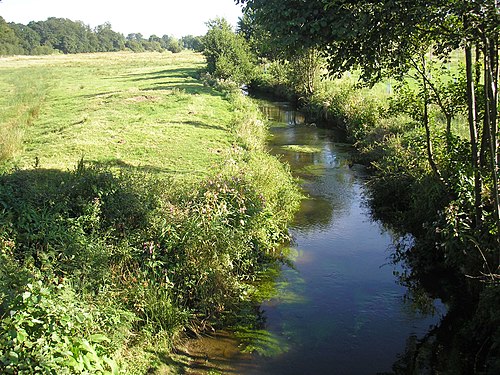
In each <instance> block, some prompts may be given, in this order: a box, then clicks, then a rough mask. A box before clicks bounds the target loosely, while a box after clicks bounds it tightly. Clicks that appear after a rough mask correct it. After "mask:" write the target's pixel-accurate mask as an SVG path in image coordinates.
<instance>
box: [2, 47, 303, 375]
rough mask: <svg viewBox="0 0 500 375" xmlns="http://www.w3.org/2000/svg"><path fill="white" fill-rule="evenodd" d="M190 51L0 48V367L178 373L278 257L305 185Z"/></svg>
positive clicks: (241, 104)
mask: <svg viewBox="0 0 500 375" xmlns="http://www.w3.org/2000/svg"><path fill="white" fill-rule="evenodd" d="M204 66H205V61H204V58H203V56H202V55H200V54H195V53H192V52H183V53H179V54H170V53H142V54H134V53H126V52H117V53H102V54H80V55H54V56H43V57H9V58H2V59H1V60H0V88H1V89H2V91H3V92H4V93H6V95H4V96H2V98H0V105H1V106H2V108H3V109H4V110H3V111H2V114H0V121H1V127H2V128H1V130H2V137H1V151H0V171H1V174H0V204H1V205H0V209H1V210H0V257H1V259H0V260H1V262H0V316H1V317H2V320H1V321H0V372H2V373H11V374H30V373H35V372H36V373H47V374H49V373H58V374H64V373H102V374H108V373H112V374H115V373H127V374H142V373H172V372H175V371H183V368H184V367H185V366H188V365H189V358H184V359H182V360H181V361H180V362H175V361H174V360H173V359H172V349H173V348H174V347H175V345H176V343H177V342H178V340H181V339H182V338H183V337H185V335H187V334H196V333H200V332H203V331H205V330H207V329H215V328H220V327H225V326H227V324H229V322H234V319H235V317H236V316H238V314H239V311H240V310H241V309H247V310H248V304H249V303H250V304H251V303H254V301H255V298H256V297H255V294H254V291H255V283H256V282H257V281H258V280H259V279H260V278H261V275H262V274H263V273H264V272H265V270H266V269H267V268H268V267H271V268H272V267H274V264H275V263H276V261H278V260H279V259H281V258H282V254H281V252H280V245H281V243H282V242H283V241H285V240H286V239H287V237H288V235H287V226H288V223H289V221H290V220H291V218H292V216H293V213H294V211H295V210H296V209H297V206H298V201H299V198H300V197H299V194H298V192H297V188H296V184H295V182H294V181H293V179H292V177H291V175H290V173H289V171H288V170H287V169H286V168H285V166H283V165H282V164H281V163H280V162H279V161H278V160H276V159H275V158H273V157H272V156H270V155H269V154H268V153H267V152H266V151H265V139H266V135H267V130H266V127H265V123H264V121H263V119H262V118H261V114H260V112H259V110H258V108H257V107H256V105H255V104H253V103H252V102H250V101H249V100H248V99H247V98H245V97H244V96H243V95H242V94H241V93H239V91H238V90H234V89H230V88H226V89H221V88H220V87H219V88H213V87H210V86H209V85H207V84H205V83H204V81H203V80H202V79H201V78H200V77H201V76H202V70H203V68H204Z"/></svg>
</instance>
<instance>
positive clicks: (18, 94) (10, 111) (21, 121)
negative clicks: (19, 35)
mask: <svg viewBox="0 0 500 375" xmlns="http://www.w3.org/2000/svg"><path fill="white" fill-rule="evenodd" d="M2 73H3V74H4V77H3V79H2V80H1V82H0V85H1V88H2V91H3V92H4V95H3V96H2V99H0V103H1V106H2V112H1V114H0V127H1V134H2V137H1V138H0V163H3V162H5V161H6V160H8V159H10V158H12V157H13V156H14V155H16V153H18V152H20V151H21V150H22V145H23V135H24V133H25V131H26V128H27V127H30V126H32V125H33V123H34V122H35V121H36V120H37V119H38V117H39V116H40V111H41V109H42V105H43V102H44V100H45V98H46V96H47V93H48V91H49V84H48V80H47V77H46V76H44V74H43V72H41V71H39V70H31V71H26V76H24V75H22V76H21V75H19V74H18V72H17V71H15V70H8V71H4V72H2Z"/></svg>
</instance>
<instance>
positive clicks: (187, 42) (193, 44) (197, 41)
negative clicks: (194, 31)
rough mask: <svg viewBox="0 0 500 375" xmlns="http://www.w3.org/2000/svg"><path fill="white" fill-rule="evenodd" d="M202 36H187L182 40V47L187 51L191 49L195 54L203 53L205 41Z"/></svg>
mask: <svg viewBox="0 0 500 375" xmlns="http://www.w3.org/2000/svg"><path fill="white" fill-rule="evenodd" d="M202 39H203V38H202V37H201V36H193V35H186V36H183V37H182V38H181V40H180V43H181V44H182V46H183V47H184V48H186V49H191V50H193V51H195V52H202V51H203V41H202Z"/></svg>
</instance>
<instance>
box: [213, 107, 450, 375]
mask: <svg viewBox="0 0 500 375" xmlns="http://www.w3.org/2000/svg"><path fill="white" fill-rule="evenodd" d="M261 107H262V111H263V112H264V113H265V115H266V116H267V117H268V118H269V120H270V123H271V134H272V136H271V139H270V141H269V147H270V151H271V153H272V154H274V155H277V156H278V157H279V158H280V159H281V160H282V161H284V162H286V163H288V164H289V165H290V168H291V171H292V173H293V175H294V176H296V177H297V178H298V179H299V181H300V184H301V186H302V188H303V190H304V193H305V194H306V196H307V198H306V199H305V200H304V201H303V203H302V206H301V209H300V212H298V214H297V215H296V219H295V221H294V223H293V224H292V226H291V227H290V232H291V236H292V239H293V241H292V251H291V258H292V265H291V266H283V267H282V272H281V275H280V277H279V279H278V280H277V284H276V291H277V292H276V294H275V296H274V297H272V298H271V299H269V300H266V301H265V302H264V303H263V304H262V306H261V308H260V312H261V315H262V318H263V328H264V330H263V331H261V332H260V333H259V336H256V337H257V340H256V343H255V347H257V348H258V349H259V350H258V352H257V353H255V354H253V355H251V356H249V355H246V356H243V355H242V356H234V355H232V356H231V358H228V359H227V360H228V361H229V362H231V363H232V366H231V367H232V369H231V371H229V370H228V368H226V371H222V372H224V373H226V372H227V373H238V374H277V375H278V374H290V375H291V374H377V373H390V372H391V369H392V366H393V364H394V363H395V362H396V361H397V360H398V358H399V356H401V355H402V354H403V353H404V351H405V347H406V346H407V345H408V343H411V342H413V343H415V342H416V340H418V338H421V337H423V336H424V335H425V334H426V333H427V332H428V331H429V329H430V327H432V326H433V325H435V324H438V323H439V321H440V318H441V314H440V313H437V314H434V315H423V314H421V313H419V312H417V311H415V309H413V308H412V306H411V304H409V303H406V302H405V299H404V296H405V294H406V293H407V290H406V289H405V288H404V287H403V286H401V285H399V284H398V283H397V279H396V277H395V276H394V274H393V271H394V266H393V265H392V264H389V263H390V262H389V256H390V251H391V245H392V244H393V236H392V234H391V233H390V232H389V231H387V230H385V229H384V227H383V226H382V224H381V223H379V222H377V221H374V220H372V218H371V215H370V210H369V207H368V206H367V204H366V198H365V196H366V191H367V188H366V182H367V175H366V173H365V171H364V168H363V167H362V166H361V165H356V164H354V163H353V162H352V154H353V149H352V146H350V145H348V144H346V143H343V139H342V138H343V137H342V134H341V132H338V131H334V130H328V129H320V128H317V127H315V126H308V125H306V124H304V123H303V116H301V115H300V114H298V113H296V112H295V111H294V110H293V108H291V107H290V106H289V105H287V104H286V103H271V102H266V101H263V102H261ZM436 306H437V308H438V311H441V313H444V307H443V306H441V305H439V304H436ZM259 345H260V348H259ZM233 354H234V351H233ZM207 355H209V356H210V353H208V354H207Z"/></svg>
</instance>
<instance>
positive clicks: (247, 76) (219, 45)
mask: <svg viewBox="0 0 500 375" xmlns="http://www.w3.org/2000/svg"><path fill="white" fill-rule="evenodd" d="M207 26H208V31H207V34H206V35H205V37H204V38H203V45H204V50H203V54H204V55H205V57H206V58H207V70H208V72H209V73H210V74H213V75H214V76H215V77H216V78H219V79H222V80H231V81H234V82H236V83H238V84H242V83H249V82H250V81H251V79H252V77H253V70H254V66H253V63H252V55H251V53H250V50H249V48H248V45H247V44H246V41H245V39H244V38H243V37H242V36H241V35H238V34H235V33H234V32H233V30H232V29H231V26H230V25H229V23H228V22H227V21H226V20H225V19H220V18H219V19H215V20H212V21H209V22H208V23H207Z"/></svg>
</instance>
